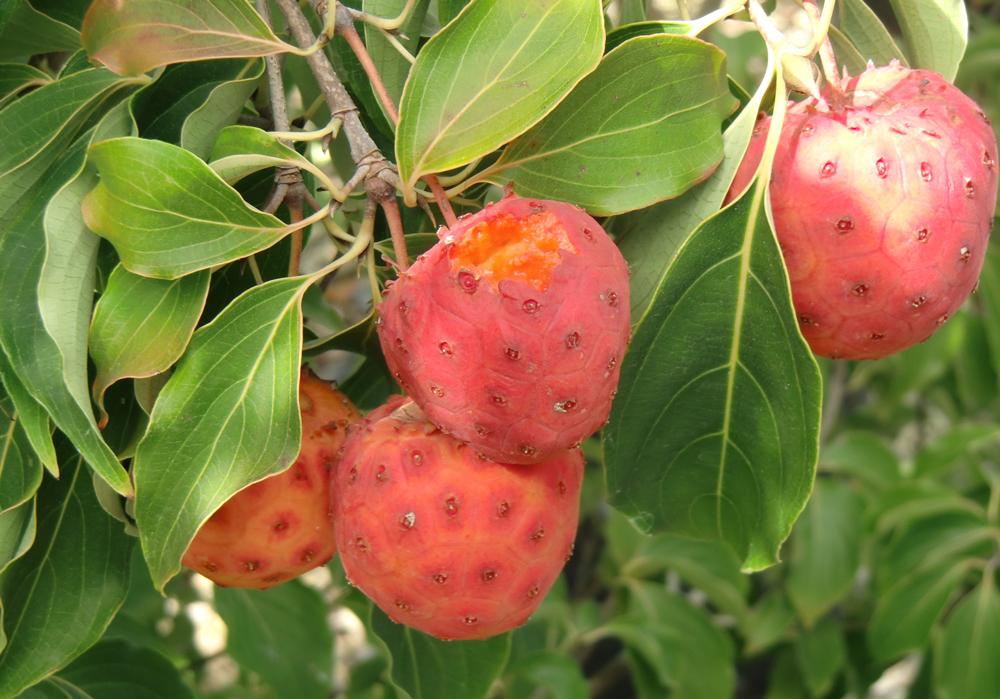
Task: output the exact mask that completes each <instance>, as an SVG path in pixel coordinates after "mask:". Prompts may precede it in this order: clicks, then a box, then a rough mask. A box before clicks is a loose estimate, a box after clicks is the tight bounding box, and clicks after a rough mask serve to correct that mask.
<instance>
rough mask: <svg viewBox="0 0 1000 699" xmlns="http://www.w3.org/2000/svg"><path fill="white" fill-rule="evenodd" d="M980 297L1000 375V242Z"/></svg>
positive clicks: (990, 256) (993, 247)
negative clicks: (984, 309) (985, 310)
mask: <svg viewBox="0 0 1000 699" xmlns="http://www.w3.org/2000/svg"><path fill="white" fill-rule="evenodd" d="M998 36H1000V33H998ZM979 295H980V296H981V298H982V300H983V306H984V307H985V308H986V309H987V312H986V313H984V314H983V324H984V325H985V330H986V341H987V342H988V343H989V345H990V354H991V355H992V357H993V368H994V369H995V370H996V371H997V373H998V374H1000V241H997V240H994V241H993V243H991V244H990V245H989V246H988V247H987V249H986V261H985V262H984V264H983V273H982V276H981V277H980V282H979Z"/></svg>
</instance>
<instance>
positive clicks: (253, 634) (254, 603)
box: [215, 580, 333, 699]
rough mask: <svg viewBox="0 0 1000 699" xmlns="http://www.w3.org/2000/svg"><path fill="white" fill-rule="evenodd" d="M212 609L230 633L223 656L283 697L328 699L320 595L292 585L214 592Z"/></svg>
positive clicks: (327, 646) (328, 638) (328, 644)
mask: <svg viewBox="0 0 1000 699" xmlns="http://www.w3.org/2000/svg"><path fill="white" fill-rule="evenodd" d="M215 605H216V609H217V610H218V612H219V615H220V616H222V620H223V621H225V622H226V626H227V627H228V628H229V643H228V645H227V646H226V652H227V653H229V655H231V656H232V657H233V659H234V660H236V662H238V663H239V664H240V665H241V666H242V667H243V668H244V669H246V670H252V671H253V672H256V673H257V674H258V675H260V676H261V677H262V678H264V680H265V681H266V682H267V683H268V684H270V685H271V687H272V688H273V689H274V691H275V692H276V693H277V694H278V695H281V696H289V697H296V699H324V698H325V697H327V696H329V694H330V685H331V682H332V679H331V677H330V669H331V658H332V657H333V637H332V635H331V633H330V627H329V626H328V625H327V622H326V616H327V608H326V604H325V603H324V601H323V599H322V598H321V597H320V596H319V594H318V593H317V592H316V591H315V590H312V589H311V588H308V587H306V586H305V585H303V584H301V583H299V582H297V581H294V580H293V581H291V582H289V583H286V584H284V585H279V586H278V587H275V588H272V589H270V590H226V589H222V588H216V590H215Z"/></svg>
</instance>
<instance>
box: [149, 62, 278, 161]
mask: <svg viewBox="0 0 1000 699" xmlns="http://www.w3.org/2000/svg"><path fill="white" fill-rule="evenodd" d="M263 71H264V63H263V61H261V60H259V59H257V60H251V61H245V60H240V59H230V60H221V61H202V62H199V63H181V64H179V65H174V66H169V67H168V68H166V69H165V70H164V71H163V73H162V74H161V75H160V76H159V77H158V78H157V80H156V82H155V83H153V84H151V85H149V86H147V87H146V88H144V89H143V90H142V91H141V92H140V93H139V94H137V95H136V96H135V98H134V99H133V100H132V105H133V106H132V109H133V112H134V113H135V118H136V122H137V123H138V125H139V135H140V136H142V137H143V138H153V139H157V140H160V141H167V142H168V143H173V144H175V145H179V146H183V147H184V148H186V149H187V150H189V151H191V152H193V153H194V154H195V155H197V156H198V157H200V158H206V157H207V156H208V154H209V152H210V151H211V149H212V144H213V143H214V142H215V139H216V137H217V136H218V134H219V131H221V130H222V128H223V127H224V126H227V125H229V124H232V123H233V122H235V121H236V119H237V117H238V116H239V114H240V112H241V111H242V108H243V105H244V103H245V102H246V100H247V98H248V97H249V96H250V94H251V93H252V92H253V90H254V88H255V87H256V86H257V84H258V80H259V79H260V76H261V75H262V74H263Z"/></svg>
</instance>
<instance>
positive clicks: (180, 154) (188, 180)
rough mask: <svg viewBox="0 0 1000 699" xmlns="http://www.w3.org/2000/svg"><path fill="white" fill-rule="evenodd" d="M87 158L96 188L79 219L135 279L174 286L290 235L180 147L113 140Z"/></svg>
mask: <svg viewBox="0 0 1000 699" xmlns="http://www.w3.org/2000/svg"><path fill="white" fill-rule="evenodd" d="M89 157H90V162H91V163H93V164H94V165H95V166H96V167H97V169H98V171H99V172H100V174H101V182H100V184H98V185H97V187H95V188H94V190H93V191H91V193H90V194H89V195H87V197H86V199H84V202H83V218H84V220H85V221H86V223H87V225H88V226H89V227H90V229H91V230H93V231H94V232H95V233H97V234H98V235H100V236H102V237H104V238H106V239H107V240H108V241H109V242H111V244H112V245H114V246H115V249H116V250H117V251H118V255H119V257H120V258H121V261H122V264H123V265H124V266H125V267H126V268H127V269H128V270H129V271H131V272H135V273H136V274H141V275H143V276H146V277H156V278H159V279H176V278H177V277H182V276H184V275H186V274H191V273H192V272H197V271H199V270H202V269H208V268H209V267H213V266H215V265H220V264H223V263H225V262H231V261H233V260H237V259H239V258H241V257H246V256H247V255H251V254H253V253H255V252H259V251H261V250H264V249H266V248H268V247H270V246H272V245H274V244H275V243H277V242H278V241H279V240H281V238H283V237H284V236H285V235H286V234H287V233H289V232H290V230H291V229H290V228H289V227H287V226H285V224H284V223H282V222H281V221H280V220H279V219H277V218H275V217H274V216H272V215H271V214H265V213H263V212H261V211H258V210H257V209H254V208H253V207H251V206H250V205H248V204H247V203H246V202H245V201H243V198H242V197H241V196H240V194H239V192H237V191H236V190H235V189H233V188H232V187H230V186H229V185H227V184H226V183H225V182H224V181H223V180H222V179H221V178H220V177H219V176H218V175H216V174H215V173H214V172H213V171H212V170H211V169H210V168H209V167H208V165H206V164H205V163H204V162H202V161H201V160H199V159H198V156H196V155H194V154H193V153H191V152H189V151H186V150H184V149H183V148H179V147H177V146H174V145H170V144H168V143H163V142H161V141H148V140H145V139H141V138H116V139H112V140H108V141H103V142H101V143H98V144H96V145H94V146H92V147H91V148H90V152H89ZM164 173H169V177H164Z"/></svg>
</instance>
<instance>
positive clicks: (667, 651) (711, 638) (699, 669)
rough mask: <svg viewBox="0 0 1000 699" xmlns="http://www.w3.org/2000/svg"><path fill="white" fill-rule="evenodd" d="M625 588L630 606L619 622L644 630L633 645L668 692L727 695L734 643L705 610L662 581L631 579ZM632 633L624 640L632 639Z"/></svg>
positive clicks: (692, 697)
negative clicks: (631, 582)
mask: <svg viewBox="0 0 1000 699" xmlns="http://www.w3.org/2000/svg"><path fill="white" fill-rule="evenodd" d="M628 589H629V593H630V594H629V609H628V611H627V612H626V615H625V617H624V619H623V620H622V622H619V623H627V624H630V625H632V626H634V627H635V628H636V629H637V630H640V629H641V631H640V633H641V635H643V636H646V638H647V639H648V640H647V641H645V642H643V643H641V644H640V645H637V646H634V649H635V650H637V651H638V652H639V653H640V654H642V655H644V656H645V660H646V661H647V662H648V663H649V665H650V666H651V667H652V668H654V669H655V670H656V673H657V675H658V677H659V679H660V682H661V684H663V685H664V687H666V688H669V689H670V690H671V691H670V696H677V697H685V699H730V697H732V696H733V689H734V684H735V673H734V671H733V665H732V661H733V648H732V643H731V642H730V640H729V637H728V636H727V635H726V634H724V633H723V632H722V631H721V630H720V629H719V628H717V627H716V626H715V625H714V624H713V623H712V620H711V618H710V617H709V616H708V614H707V613H706V612H705V611H704V610H702V609H699V608H697V607H695V606H693V605H692V604H691V603H690V602H688V601H687V600H685V599H683V598H682V597H680V596H678V595H675V594H672V593H670V592H668V591H667V590H666V589H665V588H664V587H663V585H662V584H656V583H647V582H644V583H633V584H631V585H629V588H628ZM636 638H637V636H636V635H632V636H631V637H622V640H623V641H624V642H625V644H626V645H630V641H634V640H636ZM651 650H653V651H655V652H653V653H651V652H650V651H651Z"/></svg>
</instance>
